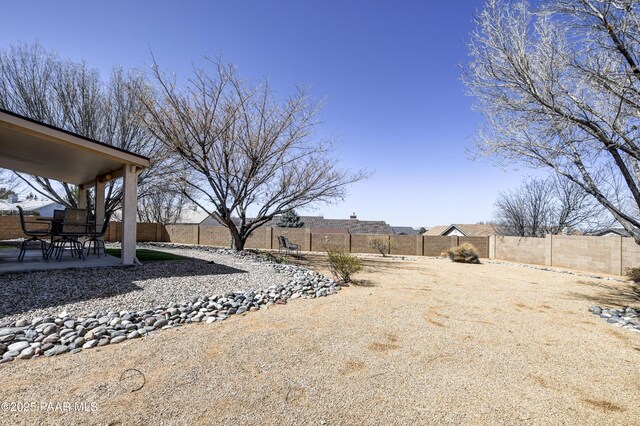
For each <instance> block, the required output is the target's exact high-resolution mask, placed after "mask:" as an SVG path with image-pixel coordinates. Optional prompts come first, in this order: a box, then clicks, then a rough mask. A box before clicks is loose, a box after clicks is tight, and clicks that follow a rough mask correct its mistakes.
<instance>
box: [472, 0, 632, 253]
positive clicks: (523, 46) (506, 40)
mask: <svg viewBox="0 0 640 426" xmlns="http://www.w3.org/2000/svg"><path fill="white" fill-rule="evenodd" d="M639 11H640V3H639V2H637V1H634V0H548V1H546V2H543V4H542V5H541V6H540V7H539V8H537V9H533V8H532V7H531V6H529V5H528V3H527V2H526V1H524V0H517V1H506V0H488V1H487V4H486V7H485V8H484V10H483V11H482V12H481V13H480V15H479V17H478V20H477V29H476V31H475V32H474V33H473V34H472V39H471V42H470V45H469V49H470V55H471V59H472V60H471V62H470V64H469V65H468V67H467V68H466V69H465V71H464V77H463V78H464V80H465V82H466V85H467V87H468V89H469V91H470V93H471V95H473V96H474V97H475V98H476V101H477V102H476V108H477V110H478V111H480V112H481V113H482V114H483V115H484V118H485V122H486V125H485V126H484V127H483V128H481V129H480V131H479V132H478V135H477V138H476V146H477V148H478V152H479V153H480V154H484V155H489V156H492V157H494V158H496V159H498V161H499V162H500V163H511V162H524V163H526V164H528V165H531V166H534V167H546V168H550V169H552V170H554V171H555V172H556V173H558V174H559V175H561V176H564V177H566V178H567V179H569V180H571V181H572V182H574V183H575V184H576V185H578V186H580V187H581V188H582V189H583V190H584V191H585V192H587V193H589V194H591V195H592V196H593V197H595V199H596V200H597V201H598V202H599V203H600V204H602V205H603V206H604V207H605V208H606V209H607V210H608V211H609V212H610V213H611V215H613V217H614V218H615V219H616V220H617V221H618V222H619V223H620V224H621V225H622V226H623V227H624V228H625V229H626V230H627V231H628V232H629V233H630V234H631V235H632V236H633V237H634V239H635V240H636V242H638V243H640V218H639V215H638V210H639V207H640V188H639V179H640V166H639V164H638V161H639V160H640V145H639V144H638V142H637V139H638V136H640V113H639V112H638V111H640V108H639V106H640V68H638V54H639V53H640V45H639V44H638V43H639V41H640V25H639V20H638V13H639Z"/></svg>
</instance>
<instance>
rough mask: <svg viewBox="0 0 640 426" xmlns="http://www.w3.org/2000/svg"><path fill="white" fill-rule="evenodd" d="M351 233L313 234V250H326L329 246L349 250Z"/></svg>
mask: <svg viewBox="0 0 640 426" xmlns="http://www.w3.org/2000/svg"><path fill="white" fill-rule="evenodd" d="M349 240H350V239H349V234H329V233H314V234H311V251H325V250H327V248H334V249H343V250H349V249H350V248H349V242H350V241H349Z"/></svg>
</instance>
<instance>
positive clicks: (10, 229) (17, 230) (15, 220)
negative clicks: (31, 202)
mask: <svg viewBox="0 0 640 426" xmlns="http://www.w3.org/2000/svg"><path fill="white" fill-rule="evenodd" d="M25 219H26V220H28V221H32V220H34V221H35V219H36V218H35V216H25ZM44 223H46V222H44ZM22 237H24V234H23V233H22V227H21V226H20V216H18V215H10V216H0V240H12V239H14V238H22Z"/></svg>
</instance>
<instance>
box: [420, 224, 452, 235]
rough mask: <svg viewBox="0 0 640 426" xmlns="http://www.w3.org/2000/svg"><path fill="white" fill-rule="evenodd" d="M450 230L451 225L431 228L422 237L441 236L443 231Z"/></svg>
mask: <svg viewBox="0 0 640 426" xmlns="http://www.w3.org/2000/svg"><path fill="white" fill-rule="evenodd" d="M449 228H451V225H438V226H433V227H431V228H429V229H428V230H427V232H425V233H424V234H422V235H442V233H443V232H444V231H446V230H447V229H449Z"/></svg>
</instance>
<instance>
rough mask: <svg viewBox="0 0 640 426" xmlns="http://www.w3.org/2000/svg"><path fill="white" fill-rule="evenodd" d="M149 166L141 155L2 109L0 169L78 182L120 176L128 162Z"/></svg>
mask: <svg viewBox="0 0 640 426" xmlns="http://www.w3.org/2000/svg"><path fill="white" fill-rule="evenodd" d="M128 164H130V165H134V166H136V167H137V168H139V169H143V168H146V167H148V166H149V164H150V161H149V159H148V158H146V157H143V156H142V155H138V154H135V153H133V152H130V151H127V150H124V149H121V148H118V147H115V146H111V145H108V144H105V143H102V142H98V141H96V140H93V139H90V138H86V137H84V136H80V135H78V134H76V133H72V132H69V131H67V130H64V129H60V128H58V127H54V126H51V125H48V124H46V123H42V122H39V121H36V120H33V119H30V118H28V117H24V116H22V115H19V114H16V113H14V112H11V111H7V110H4V109H0V168H5V169H9V170H14V171H17V172H22V173H28V174H31V175H37V176H42V177H46V178H50V179H54V180H57V181H60V182H67V183H72V184H75V185H83V184H86V185H89V184H91V183H92V182H93V181H94V179H95V178H96V177H97V176H103V175H111V176H112V177H113V178H116V177H119V176H120V174H121V172H122V169H123V167H124V166H125V165H128Z"/></svg>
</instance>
